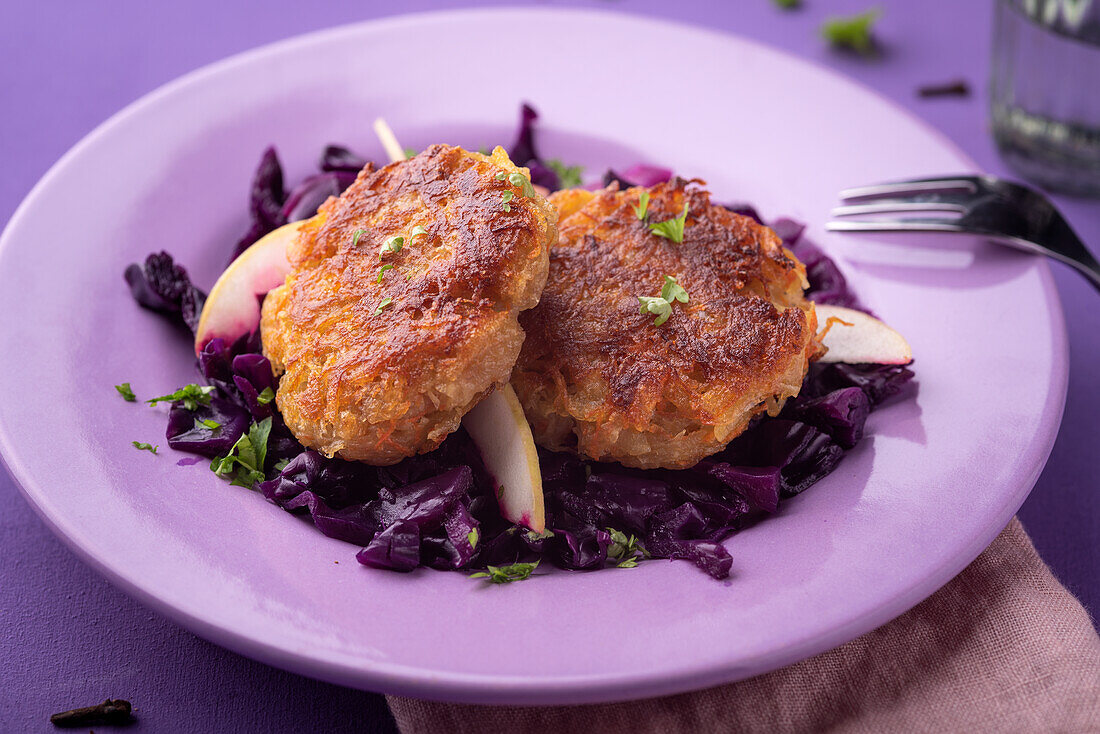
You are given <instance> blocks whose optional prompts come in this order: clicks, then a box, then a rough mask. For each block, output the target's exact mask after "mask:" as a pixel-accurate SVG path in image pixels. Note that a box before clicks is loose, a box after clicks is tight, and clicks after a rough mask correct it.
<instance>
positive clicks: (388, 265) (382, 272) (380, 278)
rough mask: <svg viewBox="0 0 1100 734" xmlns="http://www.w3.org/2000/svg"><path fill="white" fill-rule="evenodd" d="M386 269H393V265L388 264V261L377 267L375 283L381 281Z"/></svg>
mask: <svg viewBox="0 0 1100 734" xmlns="http://www.w3.org/2000/svg"><path fill="white" fill-rule="evenodd" d="M387 270H393V266H392V265H390V264H389V263H387V264H385V265H383V266H382V267H380V268H378V280H376V281H375V282H376V283H381V282H382V276H383V275H385V274H386V271H387Z"/></svg>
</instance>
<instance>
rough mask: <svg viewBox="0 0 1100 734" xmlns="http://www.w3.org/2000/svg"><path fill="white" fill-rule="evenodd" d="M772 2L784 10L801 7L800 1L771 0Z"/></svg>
mask: <svg viewBox="0 0 1100 734" xmlns="http://www.w3.org/2000/svg"><path fill="white" fill-rule="evenodd" d="M772 2H773V3H775V4H776V5H778V6H779V7H781V8H783V9H784V10H791V9H793V8H800V7H802V0H772Z"/></svg>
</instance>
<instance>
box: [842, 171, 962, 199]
mask: <svg viewBox="0 0 1100 734" xmlns="http://www.w3.org/2000/svg"><path fill="white" fill-rule="evenodd" d="M977 190H978V181H977V178H976V177H974V176H951V177H947V178H918V179H912V180H909V181H894V182H892V183H884V184H874V185H872V186H857V187H855V188H852V189H845V190H844V191H841V192H840V198H841V199H842V200H843V201H850V200H853V199H877V198H880V197H884V196H905V195H907V194H924V193H929V192H932V191H969V192H970V193H974V192H976V191H977Z"/></svg>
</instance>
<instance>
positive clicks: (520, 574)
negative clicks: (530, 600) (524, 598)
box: [470, 561, 539, 584]
mask: <svg viewBox="0 0 1100 734" xmlns="http://www.w3.org/2000/svg"><path fill="white" fill-rule="evenodd" d="M538 566H539V562H538V561H535V562H534V563H513V564H512V565H511V566H486V570H485V571H479V572H477V573H472V574H470V578H472V579H485V580H486V581H488V582H489V583H490V584H510V583H512V582H513V581H523V580H524V579H526V578H528V577H530V575H531V572H532V571H534V570H535V569H536V568H538Z"/></svg>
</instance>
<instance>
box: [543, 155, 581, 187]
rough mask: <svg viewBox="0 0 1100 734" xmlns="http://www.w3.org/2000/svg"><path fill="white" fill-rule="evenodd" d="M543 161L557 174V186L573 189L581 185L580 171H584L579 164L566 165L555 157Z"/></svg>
mask: <svg viewBox="0 0 1100 734" xmlns="http://www.w3.org/2000/svg"><path fill="white" fill-rule="evenodd" d="M545 163H546V166H547V168H549V169H550V170H551V171H553V172H554V173H556V174H558V188H562V189H574V188H576V187H578V186H580V185H581V172H582V171H584V168H582V167H581V166H567V165H565V164H564V163H562V162H561V161H559V160H558V159H557V158H551V159H550V160H548V161H546V162H545Z"/></svg>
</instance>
